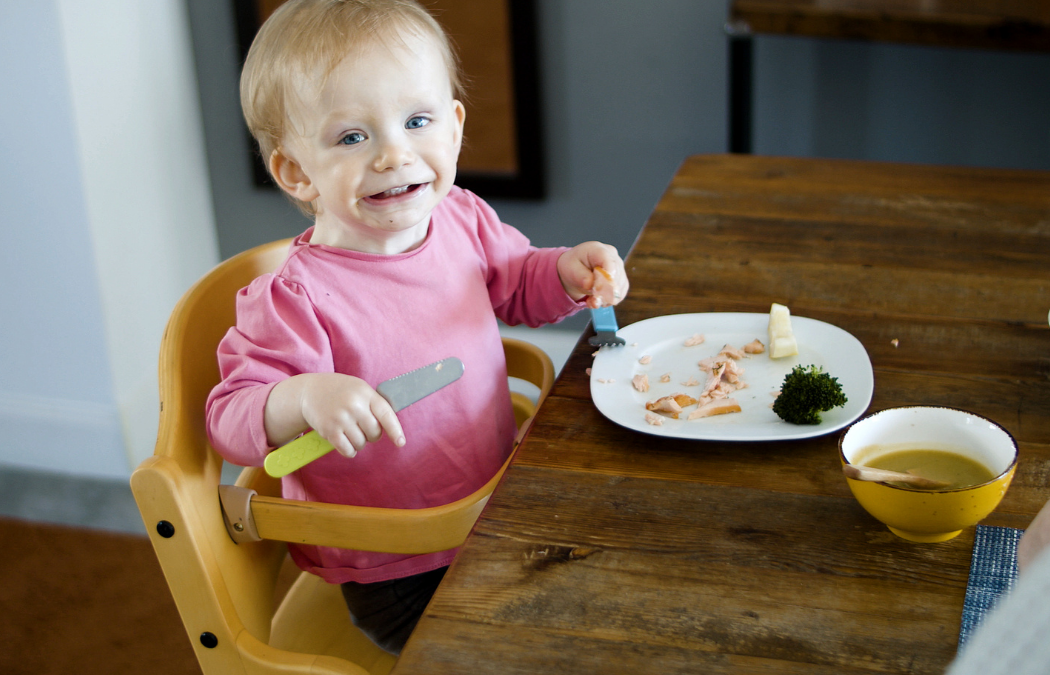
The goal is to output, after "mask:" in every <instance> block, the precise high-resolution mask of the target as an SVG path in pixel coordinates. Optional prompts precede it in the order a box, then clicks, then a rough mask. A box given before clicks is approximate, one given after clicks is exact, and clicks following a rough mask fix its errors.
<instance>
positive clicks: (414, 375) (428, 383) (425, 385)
mask: <svg viewBox="0 0 1050 675" xmlns="http://www.w3.org/2000/svg"><path fill="white" fill-rule="evenodd" d="M462 375H463V362H462V361H460V360H459V359H457V358H456V357H455V356H450V357H449V358H447V359H442V360H441V361H437V362H436V363H431V364H430V365H429V366H423V367H422V368H417V369H416V370H412V371H409V372H407V373H405V374H404V375H398V376H397V377H394V378H391V379H389V380H386V381H385V382H380V383H379V384H378V385H376V391H377V392H379V394H380V395H381V396H382V397H383V398H385V399H386V400H387V401H389V402H390V406H391V407H392V408H393V409H394V412H397V411H399V410H401V409H403V408H406V407H407V406H410V405H412V404H413V403H415V402H416V401H418V400H419V399H421V398H424V397H426V396H429V395H430V394H433V393H434V392H435V391H437V390H438V389H441V388H442V387H445V386H447V385H450V384H452V383H453V382H455V381H456V380H458V379H459V378H460V377H461V376H462ZM333 449H334V448H333V446H332V444H331V443H329V442H328V441H326V440H325V439H323V438H321V436H320V434H318V433H317V432H316V431H311V432H309V433H307V434H303V435H302V436H300V437H299V438H296V439H295V440H294V441H291V442H290V443H287V444H285V445H282V446H281V447H279V448H277V449H276V450H274V451H273V452H271V453H270V454H269V455H267V456H266V461H265V462H264V463H263V468H265V469H266V473H268V474H270V475H271V476H273V477H274V478H281V477H282V476H287V475H288V474H290V473H291V472H293V471H295V470H297V469H301V468H302V467H304V466H306V465H307V464H309V463H310V462H312V461H314V460H315V459H318V458H320V457H323V456H324V455H326V454H328V453H329V452H330V451H331V450H333Z"/></svg>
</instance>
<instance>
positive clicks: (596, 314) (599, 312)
mask: <svg viewBox="0 0 1050 675" xmlns="http://www.w3.org/2000/svg"><path fill="white" fill-rule="evenodd" d="M591 323H592V324H594V332H595V333H597V335H595V336H594V337H592V338H591V339H590V340H588V342H590V343H591V344H592V345H593V346H595V347H620V346H623V345H625V344H627V342H626V341H625V340H624V339H623V338H622V337H618V336H617V335H616V331H618V330H620V327H619V326H618V325H617V323H616V312H614V311H613V308H612V306H611V305H609V306H606V307H599V308H598V309H592V310H591Z"/></svg>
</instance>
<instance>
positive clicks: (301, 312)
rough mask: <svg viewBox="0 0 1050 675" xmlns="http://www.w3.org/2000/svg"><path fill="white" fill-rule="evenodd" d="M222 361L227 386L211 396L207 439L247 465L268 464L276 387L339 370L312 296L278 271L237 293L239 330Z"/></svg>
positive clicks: (225, 345) (225, 343)
mask: <svg viewBox="0 0 1050 675" xmlns="http://www.w3.org/2000/svg"><path fill="white" fill-rule="evenodd" d="M218 359H219V374H220V376H221V377H222V381H221V382H220V383H219V384H218V385H217V386H216V387H215V388H214V389H213V390H212V392H211V394H210V395H209V397H208V402H207V408H206V415H207V425H208V436H209V439H210V441H211V444H212V447H214V448H215V450H216V451H218V452H219V454H221V455H222V456H223V457H224V458H225V459H227V460H228V461H230V462H232V463H234V464H238V465H241V466H260V465H262V463H263V460H264V459H265V457H266V453H267V451H268V450H269V449H270V447H269V445H268V443H267V441H266V430H265V426H264V421H263V419H264V418H263V412H264V409H265V406H266V399H267V397H268V396H269V395H270V391H271V390H272V389H273V387H274V385H276V384H277V383H278V382H280V381H281V380H284V379H286V378H288V377H291V376H292V375H298V374H301V373H326V372H329V373H330V372H332V371H333V369H334V368H333V360H332V348H331V343H330V342H329V339H328V332H327V331H326V330H325V326H324V322H323V321H322V319H321V317H320V316H318V314H317V312H316V310H315V308H314V305H313V303H312V302H311V301H310V298H309V295H308V293H307V292H306V290H305V289H304V288H303V287H302V286H300V285H299V284H297V283H294V282H291V281H288V280H286V279H284V278H282V277H279V276H275V275H273V274H266V275H263V276H261V277H259V278H258V279H256V280H255V281H253V282H252V283H251V285H249V286H248V287H247V288H244V289H242V290H241V291H240V292H239V293H238V295H237V325H236V326H234V327H233V328H231V329H230V330H229V331H228V332H227V333H226V336H225V337H224V338H223V339H222V342H221V343H219V349H218Z"/></svg>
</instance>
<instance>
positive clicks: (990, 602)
mask: <svg viewBox="0 0 1050 675" xmlns="http://www.w3.org/2000/svg"><path fill="white" fill-rule="evenodd" d="M1022 534H1024V530H1018V529H1015V528H1012V527H990V526H987V525H978V526H977V531H976V532H975V533H974V536H973V559H972V560H971V561H970V580H969V581H968V582H967V584H966V599H965V600H964V601H963V612H962V628H961V629H960V630H959V646H960V647H962V645H963V644H964V643H965V642H966V640H968V639H969V637H970V635H971V634H972V633H973V631H975V630H976V629H977V627H978V626H979V625H981V621H982V620H983V619H984V616H985V614H986V613H987V612H988V611H989V610H991V609H992V608H993V607H995V603H996V601H998V599H999V596H1000V595H1002V594H1003V593H1008V592H1009V591H1010V589H1012V588H1013V586H1014V581H1016V580H1017V541H1018V540H1019V539H1020V538H1021V535H1022Z"/></svg>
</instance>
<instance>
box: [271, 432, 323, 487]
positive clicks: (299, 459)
mask: <svg viewBox="0 0 1050 675" xmlns="http://www.w3.org/2000/svg"><path fill="white" fill-rule="evenodd" d="M334 449H335V448H334V446H333V445H332V444H331V443H329V442H328V441H326V440H325V439H323V438H321V435H320V434H318V433H317V432H316V431H311V432H309V433H307V434H303V435H302V436H300V437H299V438H297V439H295V440H294V441H291V442H290V443H287V444H285V445H282V446H281V447H279V448H277V449H276V450H274V451H273V452H271V453H270V454H269V455H267V456H266V461H265V462H264V463H263V468H264V469H266V473H268V474H270V475H271V476H273V477H274V478H281V477H282V476H287V475H288V474H290V473H291V472H293V471H295V470H297V469H301V468H302V467H304V466H306V465H307V464H309V463H310V462H312V461H314V460H315V459H318V458H320V457H324V456H325V455H327V454H328V453H329V452H331V451H332V450H334Z"/></svg>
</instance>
